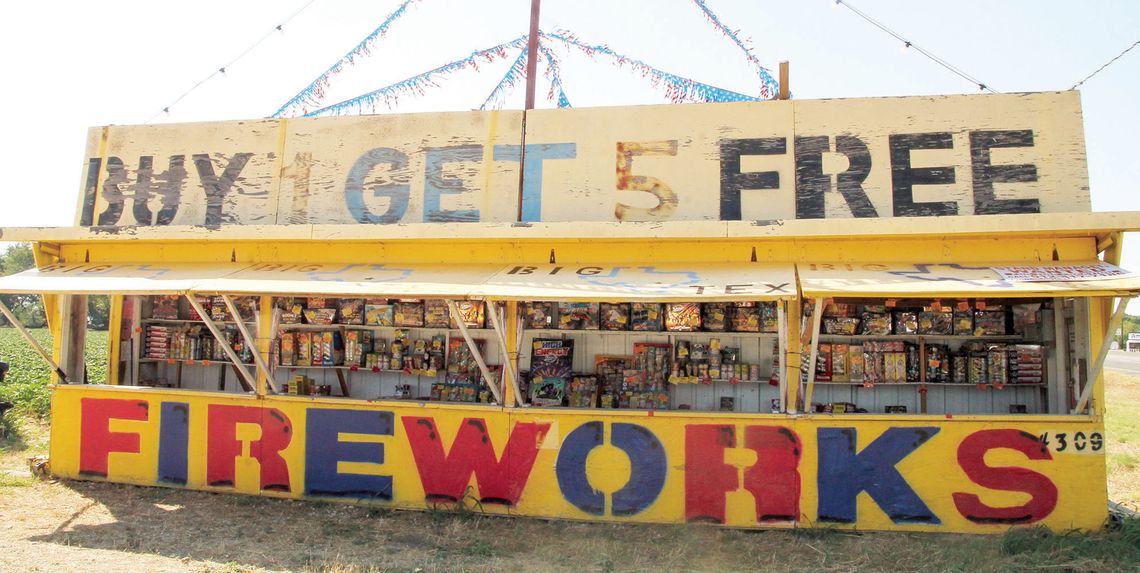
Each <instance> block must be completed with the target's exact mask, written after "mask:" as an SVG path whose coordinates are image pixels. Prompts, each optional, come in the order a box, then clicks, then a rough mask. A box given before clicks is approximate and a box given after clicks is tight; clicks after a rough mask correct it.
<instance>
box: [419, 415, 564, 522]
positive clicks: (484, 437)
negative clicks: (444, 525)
mask: <svg viewBox="0 0 1140 573" xmlns="http://www.w3.org/2000/svg"><path fill="white" fill-rule="evenodd" d="M403 420H404V430H405V431H406V432H407V433H408V442H409V443H410V444H411V446H412V456H413V457H414V458H415V460H416V469H417V470H419V473H420V482H421V483H423V486H424V493H425V494H426V497H427V499H428V500H447V501H459V500H460V499H462V498H463V494H464V492H465V491H466V489H467V484H468V483H469V482H470V481H471V474H472V473H474V474H475V481H476V483H478V484H479V500H480V501H481V502H483V503H502V504H506V505H515V504H516V503H518V500H519V496H520V495H522V490H523V488H525V487H526V482H527V480H528V479H529V478H530V470H531V467H533V466H534V460H535V458H536V457H537V456H538V448H539V446H540V445H541V443H542V439H543V438H544V437H545V436H546V432H547V430H549V429H550V424H536V423H526V424H522V423H520V424H515V427H514V429H513V430H511V437H510V438H509V439H508V440H507V446H506V448H504V449H503V456H502V458H497V457H496V456H495V447H494V444H492V443H491V439H490V436H489V435H488V434H487V426H486V424H485V423H484V421H483V420H482V419H481V418H466V419H464V420H463V423H462V424H461V425H460V426H459V432H458V433H456V435H455V441H454V442H453V443H452V444H451V451H450V452H444V451H443V442H442V439H441V437H440V435H439V430H438V429H437V428H436V425H435V420H434V419H433V418H413V417H404V419H403Z"/></svg>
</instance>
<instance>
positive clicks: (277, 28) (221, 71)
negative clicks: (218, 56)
mask: <svg viewBox="0 0 1140 573" xmlns="http://www.w3.org/2000/svg"><path fill="white" fill-rule="evenodd" d="M316 1H317V0H309V1H308V2H306V3H305V5H304V6H301V7H300V8H299V9H298V10H297V11H296V12H293V14H291V15H290V16H289V17H288V18H285V19H284V20H283V21H282V22H281V23H280V24H278V25H276V26H274V27H273V29H271V30H269V31H268V32H266V33H265V35H264V36H262V37H261V38H259V39H258V40H257V41H256V42H254V43H253V44H250V46H249V47H248V48H246V49H245V51H243V52H242V53H240V54H238V55H237V56H236V57H235V58H233V59H232V60H230V61H229V62H227V63H226V64H225V65H223V66H221V67H219V68H218V69H216V70H214V71H213V73H211V74H210V75H208V76H206V77H204V78H202V79H201V80H199V81H198V83H196V84H194V85H193V86H192V87H191V88H190V89H188V90H186V91H185V92H183V93H182V95H180V96H178V97H177V98H176V99H175V100H174V101H172V102H170V103H169V104H167V105H166V106H165V107H163V108H162V109H161V110H159V111H157V112H155V114H154V115H152V116H150V117H149V118H148V119H147V120H146V121H145V122H143V123H150V122H152V121H154V118H156V117H158V116H160V115H162V114H164V113H170V108H172V107H174V106H175V105H178V102H180V101H182V100H183V99H185V98H186V96H188V95H190V94H192V93H194V90H197V89H198V88H200V87H202V84H204V83H206V82H208V81H210V80H211V79H213V78H214V77H215V76H217V75H219V74H225V73H226V68H228V67H230V66H232V65H234V64H236V63H237V62H238V61H240V60H241V59H242V58H244V57H245V56H246V55H247V54H249V53H250V52H252V51H253V50H254V49H255V48H257V47H258V46H260V45H261V44H262V42H264V41H266V40H268V39H269V37H270V36H272V35H273V34H275V33H277V32H281V31H282V30H283V28H284V27H285V24H288V23H289V22H290V21H292V20H293V18H296V17H297V16H298V15H300V14H301V12H304V11H305V9H306V8H308V7H309V6H312V5H313V2H316Z"/></svg>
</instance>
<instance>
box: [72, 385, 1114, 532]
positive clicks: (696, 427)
mask: <svg viewBox="0 0 1140 573" xmlns="http://www.w3.org/2000/svg"><path fill="white" fill-rule="evenodd" d="M52 419H53V423H52V439H51V461H52V472H53V473H55V474H56V475H58V476H61V477H65V478H73V479H98V480H108V481H114V482H120V483H133V484H139V485H161V486H167V487H177V488H188V489H197V490H204V491H215V492H231V493H243V494H251V495H266V496H274V497H287V498H304V499H322V500H335V501H344V502H351V503H365V504H373V505H377V506H380V507H393V508H411V509H425V508H433V507H451V506H454V505H455V504H464V505H465V506H468V507H469V508H481V509H482V510H483V511H485V512H487V513H492V514H503V515H507V514H509V515H524V516H536V517H547V518H562V519H580V520H590V521H611V522H632V523H686V522H688V523H711V524H718V525H726V526H732V527H818V526H829V527H848V528H855V529H863V530H867V529H870V530H899V531H925V532H970V533H995V532H1001V531H1004V530H1005V529H1007V528H1009V527H1011V526H1027V525H1044V526H1046V527H1049V528H1051V529H1053V530H1056V531H1065V530H1069V529H1074V528H1075V529H1082V530H1095V529H1098V528H1100V527H1101V526H1102V524H1103V522H1104V519H1105V518H1106V517H1107V515H1106V514H1107V499H1106V494H1105V489H1104V488H1103V487H1090V484H1091V485H1093V486H1096V485H1097V484H1101V485H1103V484H1104V481H1105V464H1104V448H1105V434H1104V427H1103V424H1101V423H1099V422H1095V421H1093V420H1090V419H1088V418H1076V419H1068V420H1066V419H1062V418H1057V417H1028V416H1027V417H1022V418H1021V419H1018V420H1012V419H994V418H992V417H987V418H954V419H949V418H943V417H936V416H914V417H908V418H906V419H898V418H894V419H892V418H889V417H882V416H874V415H859V416H846V417H845V416H811V417H799V418H792V417H785V416H778V415H750V416H733V415H717V414H702V413H694V412H644V411H613V410H565V409H558V410H543V409H528V410H504V409H499V408H491V407H478V406H459V405H441V404H433V403H416V402H403V403H401V402H378V403H364V402H346V401H343V400H335V399H321V398H303V397H272V396H271V397H267V398H265V399H257V398H255V397H252V396H225V395H217V394H213V395H211V394H202V393H197V392H183V391H172V390H144V389H129V388H106V387H103V388H100V387H93V386H66V387H57V388H56V389H55V394H54V396H53V400H52Z"/></svg>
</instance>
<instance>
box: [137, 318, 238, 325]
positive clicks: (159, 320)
mask: <svg viewBox="0 0 1140 573" xmlns="http://www.w3.org/2000/svg"><path fill="white" fill-rule="evenodd" d="M256 322H257V320H256V319H250V320H247V321H245V323H246V324H254V323H256ZM139 323H140V324H200V325H202V326H206V322H205V321H203V320H188V319H184V318H177V319H175V318H144V319H142V320H140V321H139ZM214 324H237V323H236V322H234V321H232V320H215V321H214Z"/></svg>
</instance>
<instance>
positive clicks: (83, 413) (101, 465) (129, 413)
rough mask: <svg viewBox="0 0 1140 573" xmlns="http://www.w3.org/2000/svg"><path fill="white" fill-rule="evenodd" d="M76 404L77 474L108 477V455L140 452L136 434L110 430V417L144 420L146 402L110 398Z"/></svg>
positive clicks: (86, 399)
mask: <svg viewBox="0 0 1140 573" xmlns="http://www.w3.org/2000/svg"><path fill="white" fill-rule="evenodd" d="M79 404H80V406H79V408H80V414H79V416H80V422H79V473H80V474H83V475H91V476H99V477H107V454H109V453H111V452H125V453H128V454H137V453H139V435H138V434H135V433H130V434H128V433H124V432H112V431H111V424H110V421H111V419H112V418H114V419H117V420H139V421H146V420H147V419H148V411H147V409H148V404H147V403H146V402H144V401H141V400H117V399H112V398H83V399H82V400H80V401H79Z"/></svg>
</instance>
